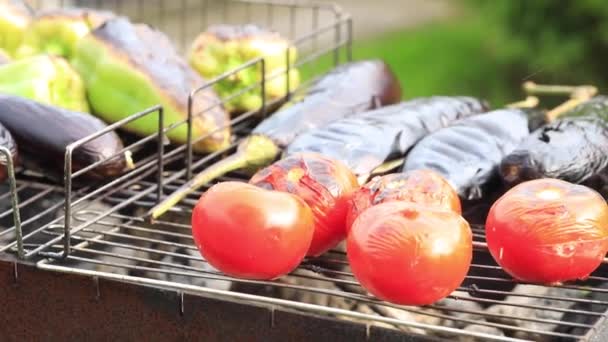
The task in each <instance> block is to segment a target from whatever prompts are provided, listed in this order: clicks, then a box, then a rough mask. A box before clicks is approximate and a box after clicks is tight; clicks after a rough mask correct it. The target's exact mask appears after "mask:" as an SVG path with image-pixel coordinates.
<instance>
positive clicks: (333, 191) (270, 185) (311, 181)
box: [250, 153, 358, 256]
mask: <svg viewBox="0 0 608 342" xmlns="http://www.w3.org/2000/svg"><path fill="white" fill-rule="evenodd" d="M250 183H251V184H254V185H256V186H259V187H262V188H265V189H271V190H277V191H283V192H288V193H291V194H293V195H296V196H298V197H300V198H301V199H303V200H304V202H306V204H308V206H309V207H310V209H311V210H312V213H313V216H314V221H315V231H314V235H313V237H312V243H311V244H310V249H309V250H308V255H309V256H319V255H321V254H323V253H325V252H326V251H327V250H329V249H331V248H333V247H335V246H336V245H337V244H338V243H340V242H341V241H342V240H344V238H345V236H346V223H345V220H346V208H347V201H348V198H350V194H351V193H352V192H353V191H354V190H355V189H356V188H357V187H358V183H357V178H356V176H355V175H354V174H353V173H352V172H351V171H350V170H349V169H348V168H347V167H346V166H345V165H344V164H342V163H341V162H338V161H335V160H332V159H329V158H327V157H324V156H322V155H320V154H318V153H296V154H293V155H291V156H287V157H286V158H283V159H281V160H279V161H277V162H275V163H274V164H272V165H270V166H268V167H266V168H264V169H262V170H260V171H258V172H257V173H256V174H255V175H254V176H253V177H252V178H251V180H250Z"/></svg>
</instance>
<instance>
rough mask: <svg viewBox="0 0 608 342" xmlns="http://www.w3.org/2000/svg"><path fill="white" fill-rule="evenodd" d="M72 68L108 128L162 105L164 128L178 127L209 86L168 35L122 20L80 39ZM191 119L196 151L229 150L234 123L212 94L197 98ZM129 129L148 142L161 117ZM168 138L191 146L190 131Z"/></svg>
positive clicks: (172, 133) (182, 128)
mask: <svg viewBox="0 0 608 342" xmlns="http://www.w3.org/2000/svg"><path fill="white" fill-rule="evenodd" d="M72 64H73V65H74V67H75V69H76V70H77V71H78V72H79V73H80V74H81V75H82V78H83V79H84V82H85V85H86V88H87V93H88V98H89V102H90V104H91V107H92V109H93V112H94V113H95V115H97V116H98V117H100V118H102V119H103V120H105V121H106V122H116V121H119V120H121V119H124V118H125V117H128V116H130V115H132V114H134V113H136V112H139V111H142V110H145V109H147V108H149V107H152V106H155V105H157V104H161V105H162V106H163V110H164V124H165V125H166V126H169V125H173V124H176V123H177V122H180V121H183V120H185V119H186V118H187V116H188V94H189V93H190V92H191V91H192V90H193V89H195V88H198V87H200V86H202V85H203V84H204V80H203V79H202V78H201V77H200V76H199V75H198V74H197V73H196V72H195V71H194V70H192V69H191V68H190V67H189V66H188V65H187V64H186V62H185V61H184V60H183V59H182V58H181V57H180V56H179V55H178V53H177V52H176V51H175V49H174V47H173V46H172V45H171V42H170V41H169V39H168V38H167V36H166V35H164V34H163V33H161V32H160V31H157V30H154V29H152V28H151V27H149V26H146V25H142V24H132V23H130V22H129V21H128V20H127V19H125V18H121V17H117V18H114V19H110V20H108V21H106V22H105V23H103V24H102V25H101V26H99V27H98V28H97V29H95V30H93V31H91V33H90V34H88V35H86V36H85V37H83V38H82V39H80V40H79V41H78V43H77V44H76V48H75V52H74V56H73V59H72ZM192 113H193V118H192V120H193V121H192V137H193V139H195V140H199V141H198V142H197V143H196V144H195V145H194V149H195V151H198V152H210V151H217V150H219V149H222V148H225V147H227V146H228V145H229V142H230V127H229V120H230V118H229V116H228V114H227V113H226V112H225V111H224V109H223V108H222V106H221V105H220V104H219V99H218V97H217V95H216V94H215V92H214V91H213V90H210V89H209V90H205V91H202V92H201V93H199V94H198V95H197V96H195V98H194V99H193V106H192ZM125 129H127V130H129V131H131V132H132V133H135V134H139V135H144V136H148V135H150V134H153V133H155V132H156V131H157V129H158V116H156V115H148V116H145V117H142V118H140V119H137V120H135V121H132V122H130V123H129V124H127V125H125ZM167 136H168V137H169V139H171V140H172V141H173V142H175V143H181V144H183V143H186V141H187V125H186V124H182V125H180V126H178V127H177V128H174V129H172V130H170V131H168V132H167ZM199 138H200V139H199Z"/></svg>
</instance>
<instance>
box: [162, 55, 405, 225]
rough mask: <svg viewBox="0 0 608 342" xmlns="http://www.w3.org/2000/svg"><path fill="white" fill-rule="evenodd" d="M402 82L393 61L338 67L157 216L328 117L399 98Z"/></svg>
mask: <svg viewBox="0 0 608 342" xmlns="http://www.w3.org/2000/svg"><path fill="white" fill-rule="evenodd" d="M400 97H401V88H400V86H399V82H398V81H397V79H396V78H395V75H394V74H393V72H392V71H391V70H390V69H389V67H388V66H387V65H386V64H385V63H384V62H382V61H380V60H369V61H360V62H354V63H349V64H345V65H342V66H339V67H337V68H335V69H333V70H332V71H331V72H330V73H328V74H327V75H325V76H323V77H321V78H320V79H318V80H317V82H316V83H315V84H314V85H312V86H311V87H310V88H309V89H307V91H306V94H305V95H301V96H298V99H297V100H294V101H293V102H289V103H287V104H285V106H284V107H283V109H281V110H279V111H278V112H276V113H274V114H273V115H272V116H271V117H269V118H268V119H266V120H264V121H262V123H260V124H259V125H258V126H257V127H256V128H255V129H254V131H253V134H252V135H251V136H249V137H248V138H246V139H245V140H244V141H242V142H241V143H240V144H239V147H238V149H237V152H236V153H235V154H234V155H232V156H230V157H228V158H226V159H223V160H222V161H220V162H218V163H217V164H214V165H212V166H210V167H208V168H207V169H206V170H204V171H203V172H201V173H199V174H198V175H196V177H194V178H193V179H192V180H191V181H189V182H187V183H186V184H184V185H183V186H181V187H180V188H179V189H178V190H177V191H175V192H174V193H173V194H171V196H170V197H169V198H167V199H166V200H164V201H163V202H162V203H160V204H159V205H157V206H156V207H154V208H153V209H152V211H151V213H152V218H158V217H160V215H162V214H163V213H164V212H165V211H167V210H169V209H170V208H171V207H172V206H174V205H175V204H177V203H178V202H179V201H180V200H182V199H183V198H184V197H185V196H187V195H188V194H189V193H190V192H192V191H194V190H195V189H197V188H199V187H201V186H203V185H205V184H206V183H208V182H210V181H212V180H214V179H216V178H217V177H220V176H222V175H224V174H226V173H228V172H230V171H234V170H238V169H253V170H257V169H259V168H262V167H264V166H266V165H268V164H270V163H272V161H273V160H275V159H276V158H277V156H278V155H279V154H280V149H282V148H285V147H286V146H287V145H288V144H289V143H290V142H291V141H292V140H293V139H294V138H295V137H296V136H298V135H300V134H302V133H304V132H307V131H310V130H313V129H316V128H318V127H322V126H324V125H326V124H327V123H329V122H331V121H334V120H337V119H340V118H344V117H347V116H351V115H355V114H357V113H361V112H363V111H365V110H368V109H370V108H374V107H376V106H383V105H388V104H392V103H395V102H397V101H399V99H400Z"/></svg>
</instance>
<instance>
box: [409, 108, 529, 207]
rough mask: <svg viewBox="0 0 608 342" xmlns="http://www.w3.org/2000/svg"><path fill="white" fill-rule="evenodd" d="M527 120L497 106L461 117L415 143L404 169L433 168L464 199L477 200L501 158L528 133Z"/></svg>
mask: <svg viewBox="0 0 608 342" xmlns="http://www.w3.org/2000/svg"><path fill="white" fill-rule="evenodd" d="M528 121H529V120H528V115H527V114H526V113H525V112H524V111H522V110H519V109H500V110H495V111H492V112H488V113H486V114H482V115H476V116H473V117H469V118H466V119H463V120H460V121H458V122H456V123H454V124H453V125H451V126H449V127H446V128H443V129H440V130H439V131H437V132H435V133H433V134H430V135H428V136H427V137H425V138H424V139H422V140H421V141H420V142H419V143H418V144H416V146H414V148H413V149H412V150H411V151H410V152H409V153H408V155H407V158H406V159H405V163H404V165H403V171H410V170H419V169H430V170H433V171H436V172H438V173H439V174H441V175H442V176H443V177H444V178H445V179H446V180H447V181H448V182H449V183H450V184H451V185H452V186H453V187H454V189H455V190H456V191H457V192H458V194H459V195H460V197H462V198H463V199H466V200H476V199H480V198H481V197H482V196H483V195H484V189H486V187H487V186H488V184H490V183H491V182H492V181H493V180H495V179H496V178H497V176H498V166H499V165H500V162H501V161H502V159H503V158H504V157H505V156H506V155H508V154H509V153H511V152H512V151H513V150H514V149H515V148H516V147H517V146H518V145H519V143H520V142H521V141H522V140H523V139H524V138H525V137H526V136H528V135H529V134H530V131H529V129H528Z"/></svg>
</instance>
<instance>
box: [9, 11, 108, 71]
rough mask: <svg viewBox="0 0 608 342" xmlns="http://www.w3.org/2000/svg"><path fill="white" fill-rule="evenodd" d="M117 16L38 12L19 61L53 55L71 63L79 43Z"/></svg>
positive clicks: (93, 12) (101, 13)
mask: <svg viewBox="0 0 608 342" xmlns="http://www.w3.org/2000/svg"><path fill="white" fill-rule="evenodd" d="M113 17H114V14H113V13H111V12H108V11H98V10H91V9H80V8H78V9H77V8H70V9H52V10H45V11H42V12H38V13H37V14H36V15H35V17H34V18H33V20H32V21H31V22H30V24H29V26H28V27H27V30H26V31H25V33H24V35H23V40H22V42H21V45H20V46H19V48H18V49H17V52H16V57H17V58H23V57H30V56H35V55H39V54H50V55H55V56H61V57H65V58H67V59H70V58H71V57H72V54H73V52H74V47H75V45H76V42H78V40H79V39H80V38H82V37H84V36H85V35H86V34H88V33H89V32H90V31H91V30H94V29H95V28H97V27H99V25H101V24H103V23H104V22H105V21H106V20H108V19H110V18H113Z"/></svg>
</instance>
